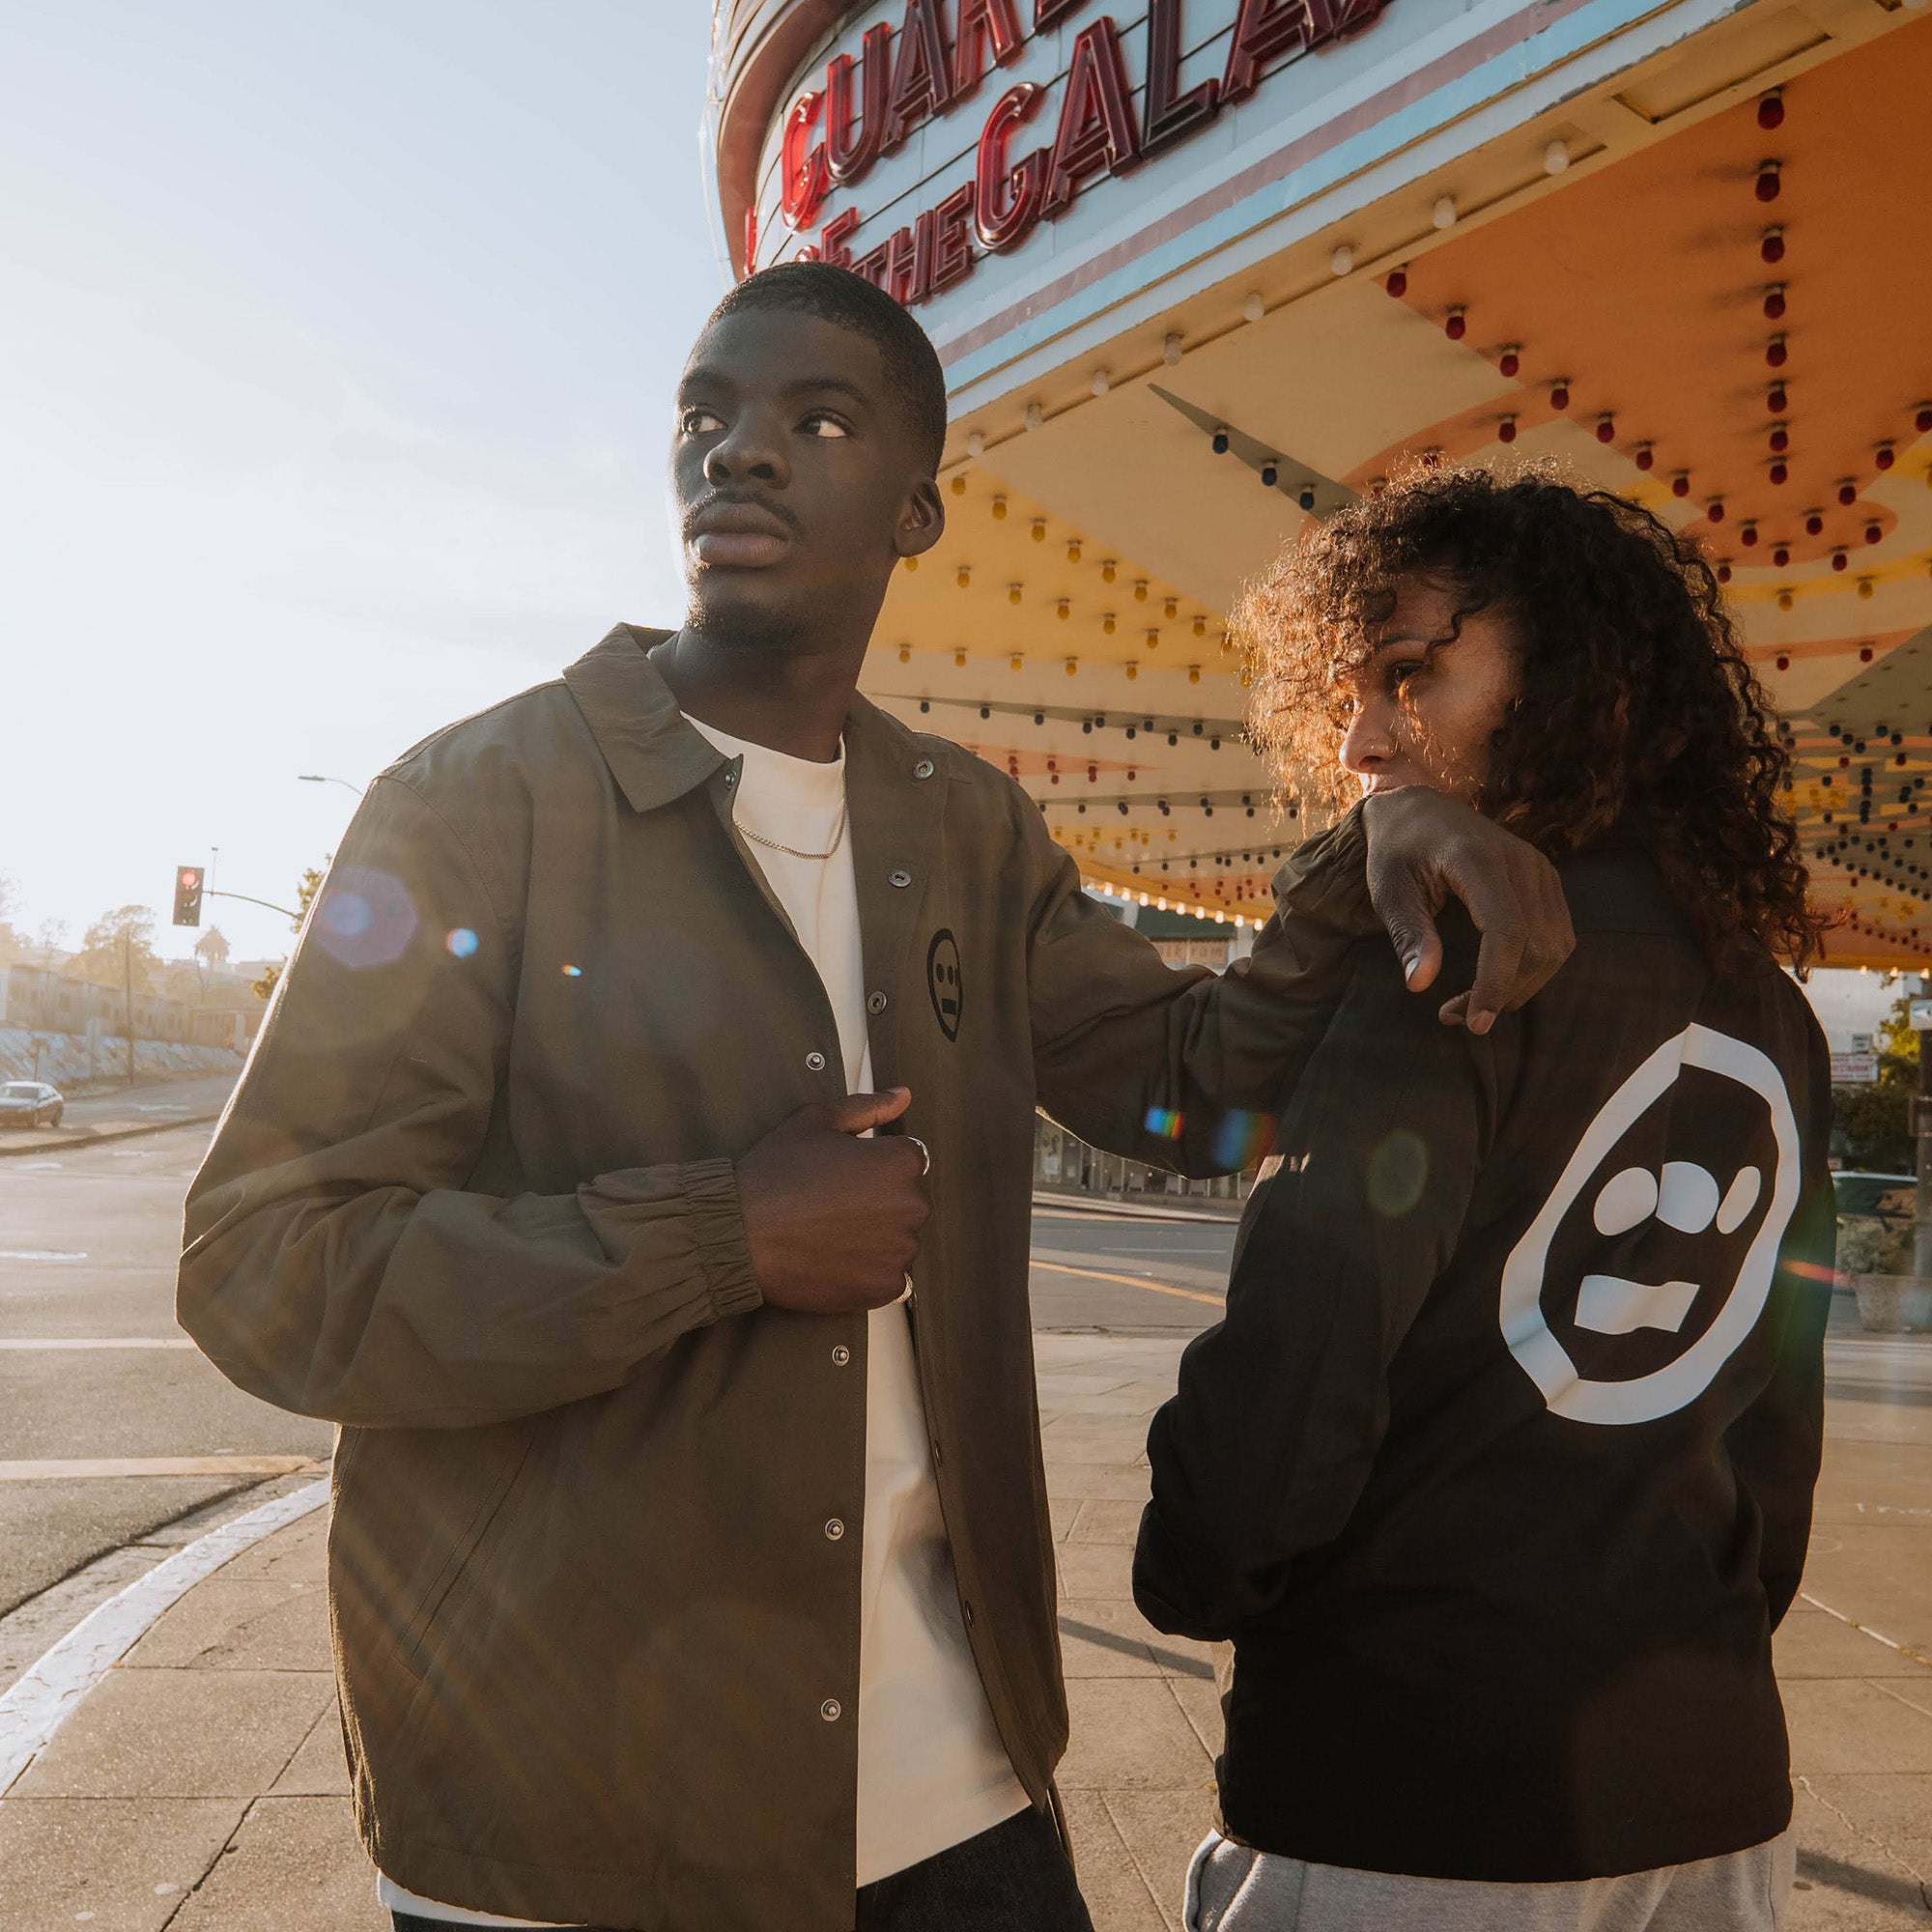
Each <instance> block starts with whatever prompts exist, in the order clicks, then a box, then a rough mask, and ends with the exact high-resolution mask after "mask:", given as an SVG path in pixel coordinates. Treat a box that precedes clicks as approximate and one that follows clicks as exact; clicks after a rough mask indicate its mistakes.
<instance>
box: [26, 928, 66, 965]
mask: <svg viewBox="0 0 1932 1932" xmlns="http://www.w3.org/2000/svg"><path fill="white" fill-rule="evenodd" d="M66 950H67V921H66V920H64V919H43V920H42V922H41V923H40V924H39V925H37V926H36V927H35V928H34V943H33V963H34V964H35V965H36V966H38V967H39V968H40V969H41V970H42V971H43V973H51V972H52V971H53V970H54V967H55V965H56V964H57V963H58V962H59V960H60V956H61V954H62V953H63V952H66Z"/></svg>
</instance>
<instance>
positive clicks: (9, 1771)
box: [0, 1482, 328, 1792]
mask: <svg viewBox="0 0 1932 1932" xmlns="http://www.w3.org/2000/svg"><path fill="white" fill-rule="evenodd" d="M327 1500H328V1485H327V1482H320V1483H310V1484H308V1485H307V1486H306V1487H305V1488H303V1489H299V1490H296V1491H294V1492H291V1493H290V1494H288V1495H286V1496H277V1497H276V1498H275V1500H274V1501H273V1502H269V1503H264V1504H263V1505H262V1507H261V1508H260V1509H256V1510H250V1511H249V1512H248V1514H247V1515H246V1516H239V1517H237V1518H236V1519H235V1520H234V1521H233V1522H225V1523H223V1524H222V1525H221V1527H220V1528H219V1529H212V1530H210V1531H209V1533H208V1534H207V1535H206V1536H204V1537H200V1538H197V1539H196V1541H194V1542H193V1543H190V1544H189V1545H188V1546H187V1548H185V1549H181V1550H177V1551H176V1552H175V1554H174V1555H172V1556H170V1557H169V1558H168V1559H167V1560H166V1562H164V1563H157V1564H156V1566H155V1568H154V1569H152V1570H150V1571H149V1572H148V1574H147V1575H146V1576H145V1577H136V1578H135V1579H134V1581H133V1582H131V1583H129V1584H128V1587H127V1588H126V1589H125V1590H122V1591H121V1592H119V1593H118V1594H117V1595H115V1596H112V1597H109V1598H108V1600H107V1601H106V1602H105V1603H104V1604H102V1605H100V1606H99V1608H98V1609H96V1610H94V1611H93V1612H92V1613H91V1614H89V1615H88V1616H86V1617H84V1618H82V1620H81V1621H80V1622H79V1623H77V1624H76V1625H75V1626H74V1627H73V1629H72V1630H71V1631H70V1632H69V1633H68V1634H67V1635H66V1636H64V1637H62V1638H61V1640H60V1641H59V1642H58V1643H57V1644H55V1645H54V1647H53V1648H52V1649H51V1650H50V1651H48V1652H47V1653H46V1655H45V1656H44V1657H43V1658H42V1659H41V1660H40V1662H38V1663H36V1664H34V1665H33V1667H32V1668H31V1669H30V1670H28V1672H27V1673H26V1675H25V1676H24V1677H22V1678H21V1679H20V1680H19V1681H18V1682H17V1683H16V1684H14V1686H13V1687H12V1688H11V1689H10V1690H8V1691H7V1692H6V1693H5V1694H4V1695H0V1792H5V1791H6V1790H7V1788H8V1787H9V1786H10V1785H11V1784H13V1783H14V1781H15V1779H17V1778H18V1777H19V1776H20V1774H21V1773H22V1772H24V1771H25V1770H26V1769H27V1767H28V1766H29V1765H30V1764H32V1763H33V1761H34V1759H35V1758H36V1757H38V1756H39V1755H40V1753H41V1752H42V1751H43V1749H45V1747H46V1745H47V1741H48V1740H49V1739H50V1738H51V1737H52V1736H53V1734H54V1733H55V1732H56V1731H57V1730H59V1728H60V1727H61V1725H62V1723H63V1722H64V1721H65V1720H66V1719H68V1718H69V1717H70V1716H71V1714H72V1712H73V1710H74V1707H75V1706H76V1705H77V1704H79V1702H80V1700H81V1699H82V1698H83V1697H85V1696H86V1695H87V1693H88V1692H89V1691H90V1690H93V1689H94V1687H95V1686H96V1685H97V1684H98V1683H99V1681H100V1680H101V1678H102V1677H104V1676H105V1675H106V1674H107V1672H108V1671H109V1670H111V1669H112V1668H113V1667H114V1665H115V1664H117V1663H119V1662H121V1660H122V1659H123V1658H124V1657H126V1656H127V1654H128V1651H130V1650H131V1649H133V1647H134V1645H135V1644H137V1643H138V1642H139V1641H140V1640H141V1638H142V1637H143V1636H144V1635H146V1634H147V1633H148V1631H149V1629H150V1628H151V1627H152V1626H153V1625H154V1623H155V1622H156V1619H157V1618H159V1616H160V1615H161V1613H162V1612H163V1611H164V1610H167V1609H169V1608H171V1607H172V1606H173V1605H176V1604H178V1603H179V1602H180V1601H181V1600H182V1598H183V1597H185V1595H186V1594H187V1593H188V1591H189V1590H191V1589H192V1588H193V1587H194V1586H195V1584H197V1583H199V1582H200V1581H202V1579H203V1578H204V1577H212V1576H213V1574H214V1573H215V1571H217V1570H219V1569H220V1568H221V1566H222V1565H223V1564H224V1563H227V1562H229V1561H230V1560H231V1559H233V1558H234V1557H237V1556H240V1555H241V1552H242V1551H243V1550H244V1549H248V1548H253V1546H254V1545H256V1544H258V1543H260V1542H261V1541H262V1539H263V1538H264V1537H266V1536H272V1535H273V1534H274V1533H275V1531H276V1530H278V1529H283V1528H286V1527H287V1526H288V1524H290V1523H292V1522H296V1521H298V1520H299V1519H301V1518H302V1517H305V1516H307V1515H308V1514H309V1513H310V1512H311V1511H313V1510H318V1509H320V1508H321V1507H322V1506H323V1504H324V1503H326V1502H327Z"/></svg>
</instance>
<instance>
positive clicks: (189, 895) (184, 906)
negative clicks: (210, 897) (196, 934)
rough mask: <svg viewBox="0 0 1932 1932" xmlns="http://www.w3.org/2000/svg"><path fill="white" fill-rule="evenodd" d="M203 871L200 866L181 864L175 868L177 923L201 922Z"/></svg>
mask: <svg viewBox="0 0 1932 1932" xmlns="http://www.w3.org/2000/svg"><path fill="white" fill-rule="evenodd" d="M201 888H202V873H201V867H199V866H180V867H176V869H175V922H174V923H176V924H177V925H199V924H200V923H201Z"/></svg>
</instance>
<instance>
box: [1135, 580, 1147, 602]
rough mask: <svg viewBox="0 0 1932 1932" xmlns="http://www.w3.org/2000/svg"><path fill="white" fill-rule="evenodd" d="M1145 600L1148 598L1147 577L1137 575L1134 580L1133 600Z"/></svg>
mask: <svg viewBox="0 0 1932 1932" xmlns="http://www.w3.org/2000/svg"><path fill="white" fill-rule="evenodd" d="M1147 600H1148V586H1147V579H1146V578H1145V577H1137V578H1135V580H1134V602H1135V603H1136V604H1145V603H1146V602H1147Z"/></svg>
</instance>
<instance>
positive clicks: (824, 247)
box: [818, 208, 865, 269]
mask: <svg viewBox="0 0 1932 1932" xmlns="http://www.w3.org/2000/svg"><path fill="white" fill-rule="evenodd" d="M864 219H865V216H864V215H862V214H861V213H859V211H858V210H857V209H856V208H841V209H840V210H839V211H838V213H837V214H835V215H834V216H833V217H832V219H831V220H830V221H828V222H827V223H826V224H825V226H824V228H823V229H821V230H820V232H819V237H818V247H819V260H820V261H823V262H830V263H831V264H832V266H833V267H834V268H835V269H849V268H850V267H851V266H852V251H851V249H849V248H848V247H846V245H845V238H846V236H848V235H849V234H851V232H852V231H853V229H855V228H856V227H858V225H859V224H860V222H861V221H863V220H864Z"/></svg>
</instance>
